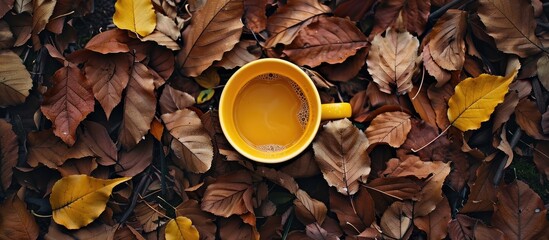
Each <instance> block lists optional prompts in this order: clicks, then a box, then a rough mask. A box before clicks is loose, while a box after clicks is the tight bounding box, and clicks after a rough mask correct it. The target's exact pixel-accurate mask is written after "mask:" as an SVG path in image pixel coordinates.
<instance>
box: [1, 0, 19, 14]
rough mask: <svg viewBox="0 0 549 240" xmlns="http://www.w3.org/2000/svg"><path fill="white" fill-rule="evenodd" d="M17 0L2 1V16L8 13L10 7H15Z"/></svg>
mask: <svg viewBox="0 0 549 240" xmlns="http://www.w3.org/2000/svg"><path fill="white" fill-rule="evenodd" d="M14 2H15V0H3V1H0V18H2V17H4V14H6V13H7V12H8V11H10V9H12V8H13V3H14Z"/></svg>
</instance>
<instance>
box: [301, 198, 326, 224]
mask: <svg viewBox="0 0 549 240" xmlns="http://www.w3.org/2000/svg"><path fill="white" fill-rule="evenodd" d="M295 196H296V199H295V200H294V206H295V214H296V217H297V219H299V221H300V222H301V223H303V224H311V223H315V222H316V223H320V224H322V223H323V222H324V220H325V219H326V213H327V212H328V208H326V205H324V203H323V202H321V201H318V200H316V199H314V198H312V197H311V196H309V194H308V193H307V192H305V191H303V190H301V189H298V190H297V192H296V193H295Z"/></svg>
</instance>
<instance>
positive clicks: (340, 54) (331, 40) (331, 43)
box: [283, 16, 368, 67]
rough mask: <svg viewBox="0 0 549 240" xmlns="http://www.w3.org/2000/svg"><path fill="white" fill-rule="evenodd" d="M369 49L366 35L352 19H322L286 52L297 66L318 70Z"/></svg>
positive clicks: (298, 37) (301, 35)
mask: <svg viewBox="0 0 549 240" xmlns="http://www.w3.org/2000/svg"><path fill="white" fill-rule="evenodd" d="M366 46H368V40H367V38H366V36H364V34H363V33H362V32H361V31H360V29H358V28H357V27H356V26H355V24H354V23H352V22H351V21H350V20H349V19H345V18H338V17H326V16H320V17H319V18H316V19H315V20H314V21H312V22H311V23H310V24H309V25H307V26H305V27H303V28H302V29H301V30H300V31H299V32H298V34H297V36H296V37H295V39H294V40H293V41H292V43H291V44H290V45H288V46H286V47H285V48H284V51H283V53H284V54H285V55H287V56H288V58H289V59H290V61H292V62H294V63H296V64H297V65H300V66H304V65H307V66H309V67H316V66H318V65H320V64H321V63H323V62H325V63H329V64H336V63H342V62H343V61H345V59H347V58H348V57H350V56H353V55H355V54H356V53H357V51H358V50H359V49H361V48H364V47H366ZM311 56H314V57H311Z"/></svg>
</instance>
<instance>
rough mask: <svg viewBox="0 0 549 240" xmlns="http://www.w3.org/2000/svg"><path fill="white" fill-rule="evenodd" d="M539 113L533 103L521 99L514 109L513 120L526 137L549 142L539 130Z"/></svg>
mask: <svg viewBox="0 0 549 240" xmlns="http://www.w3.org/2000/svg"><path fill="white" fill-rule="evenodd" d="M541 117H542V116H541V113H540V112H539V110H538V107H537V106H536V104H535V103H534V102H533V101H530V100H528V99H522V100H520V101H519V103H518V105H517V107H516V108H515V120H516V121H517V124H518V125H519V126H520V128H521V129H522V130H524V132H526V134H528V136H530V137H533V138H535V139H538V140H549V137H547V136H545V135H544V134H543V129H542V128H541Z"/></svg>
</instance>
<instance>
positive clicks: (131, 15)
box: [112, 0, 156, 37]
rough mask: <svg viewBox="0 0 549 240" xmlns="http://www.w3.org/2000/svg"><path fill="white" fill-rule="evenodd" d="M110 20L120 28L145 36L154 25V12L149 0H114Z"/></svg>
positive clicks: (152, 29) (150, 31)
mask: <svg viewBox="0 0 549 240" xmlns="http://www.w3.org/2000/svg"><path fill="white" fill-rule="evenodd" d="M114 9H115V11H114V16H113V17H112V21H113V23H114V25H116V26H117V27H118V28H120V29H126V30H130V31H132V32H134V33H137V34H139V35H141V36H142V37H145V36H147V35H149V34H151V33H152V32H153V31H154V28H155V27H156V14H155V12H154V9H153V5H152V2H151V0H116V3H115V4H114Z"/></svg>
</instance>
